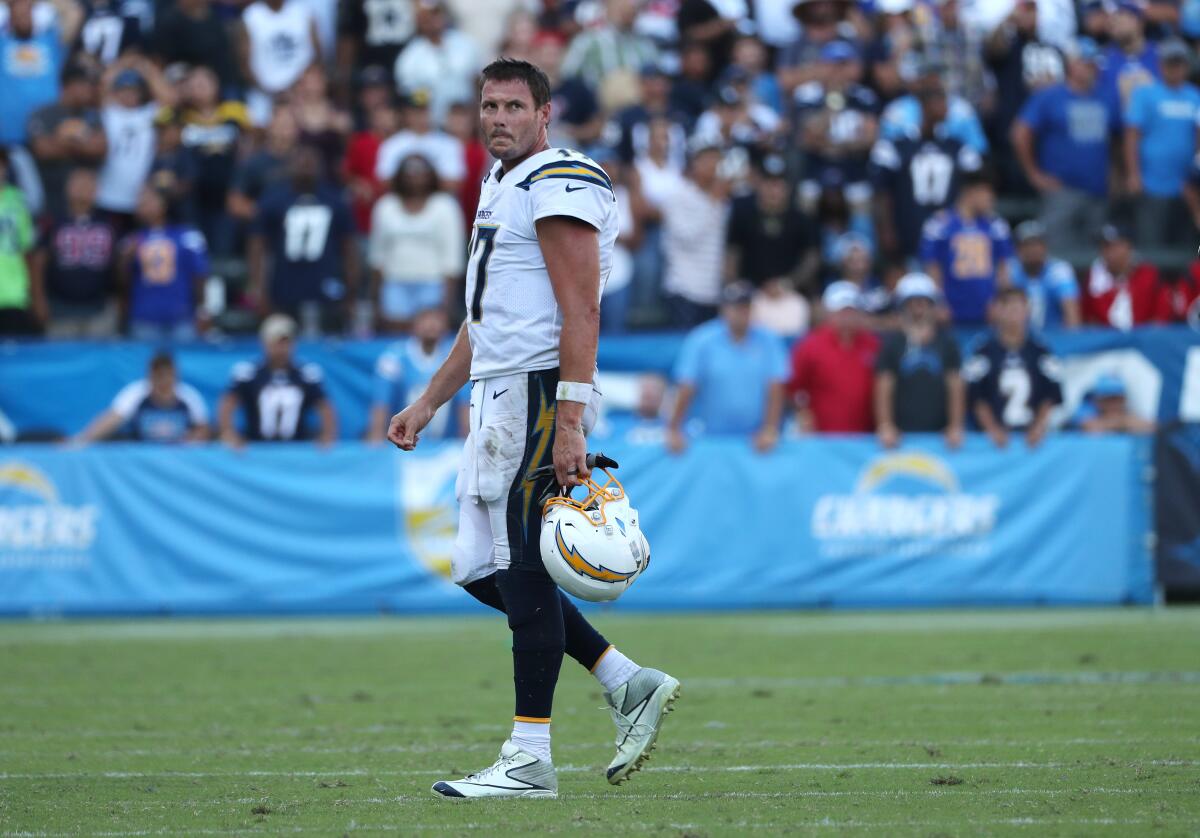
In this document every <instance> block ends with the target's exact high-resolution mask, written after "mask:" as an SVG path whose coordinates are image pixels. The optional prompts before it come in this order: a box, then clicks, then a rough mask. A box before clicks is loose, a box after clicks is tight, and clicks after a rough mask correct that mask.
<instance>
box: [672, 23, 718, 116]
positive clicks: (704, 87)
mask: <svg viewBox="0 0 1200 838" xmlns="http://www.w3.org/2000/svg"><path fill="white" fill-rule="evenodd" d="M712 66H713V60H712V56H711V55H709V52H708V50H707V49H705V48H704V45H703V44H701V43H698V42H696V41H687V40H685V41H684V42H683V44H682V45H680V47H679V74H678V75H677V76H676V77H675V78H674V79H672V81H671V98H670V101H671V110H672V111H673V112H675V113H679V114H683V115H684V116H686V117H687V122H688V126H689V127H691V126H692V125H694V124H695V122H696V120H697V119H699V118H700V114H702V113H704V109H705V108H707V107H708V101H709V99H710V98H711V94H710V93H709V81H708V80H709V76H710V75H712Z"/></svg>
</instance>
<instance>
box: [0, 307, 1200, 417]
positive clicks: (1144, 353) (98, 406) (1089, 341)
mask: <svg viewBox="0 0 1200 838" xmlns="http://www.w3.org/2000/svg"><path fill="white" fill-rule="evenodd" d="M959 337H960V342H962V343H964V344H969V342H970V339H971V337H972V336H971V335H970V334H968V333H962V334H960V335H959ZM1046 337H1047V339H1048V340H1049V342H1050V345H1051V346H1052V348H1053V349H1054V351H1055V352H1057V353H1059V354H1060V355H1061V356H1063V358H1064V360H1065V364H1064V370H1065V379H1066V380H1065V383H1064V395H1065V398H1066V401H1067V409H1066V411H1065V415H1066V416H1070V415H1071V414H1072V413H1073V412H1074V410H1075V408H1076V407H1078V404H1079V401H1080V400H1081V399H1082V397H1083V395H1084V393H1085V392H1086V390H1087V389H1088V387H1090V385H1091V384H1092V383H1093V382H1094V381H1095V380H1096V378H1097V377H1098V376H1099V375H1100V374H1102V373H1113V374H1116V375H1118V376H1120V377H1121V378H1122V379H1123V380H1124V382H1125V386H1126V388H1127V389H1128V390H1129V397H1130V404H1131V406H1132V407H1133V408H1134V409H1135V410H1137V411H1138V412H1140V413H1142V414H1143V415H1146V416H1148V417H1154V416H1157V417H1158V418H1159V419H1161V420H1163V421H1166V420H1169V419H1173V418H1175V417H1181V418H1183V419H1184V420H1186V421H1200V333H1197V332H1194V331H1191V330H1190V329H1188V328H1186V327H1182V326H1180V327H1172V328H1142V329H1138V330H1137V331H1134V332H1117V331H1114V330H1112V329H1095V330H1084V331H1077V332H1066V331H1062V332H1053V333H1050V334H1048V335H1047V336H1046ZM682 341H683V338H682V336H680V335H675V334H671V335H630V336H622V337H608V336H605V338H604V339H603V340H602V341H600V369H601V370H602V371H603V372H608V373H622V372H625V373H628V372H640V371H657V372H661V373H664V374H668V373H669V372H670V370H671V369H672V367H673V365H674V363H675V358H676V355H677V354H678V352H679V347H680V345H681V343H682ZM388 345H389V343H388V342H387V341H383V340H369V341H338V340H328V341H320V342H301V343H300V346H299V348H298V350H297V357H298V359H299V360H301V361H304V362H309V363H316V364H318V365H319V366H320V367H321V368H322V370H323V371H324V373H325V386H326V389H327V391H328V393H329V396H330V398H331V399H332V401H333V403H334V406H335V407H336V409H337V412H338V416H339V420H340V421H339V428H340V432H341V435H342V438H343V439H361V438H362V437H363V434H364V431H365V430H366V420H367V406H368V403H369V401H370V393H371V384H372V378H371V376H372V374H373V370H374V368H375V361H376V359H378V357H379V355H380V354H381V353H382V352H383V351H384V349H386V348H387V347H388ZM153 349H154V347H152V346H150V345H147V344H139V343H136V342H122V343H111V344H104V343H73V342H58V343H55V342H26V343H20V342H8V343H3V344H0V411H2V412H3V413H4V414H6V415H7V416H8V417H9V419H10V420H11V421H12V422H13V423H14V424H15V425H16V427H17V429H18V430H19V431H22V432H31V431H40V430H56V431H58V432H60V433H64V434H67V435H70V434H74V433H77V432H79V431H80V430H82V429H83V427H84V426H85V425H86V424H87V422H88V421H89V420H90V419H91V418H92V417H93V416H95V415H96V414H97V413H99V412H100V411H102V410H103V409H104V408H106V407H108V405H109V404H110V403H111V401H112V399H113V397H114V396H115V395H116V393H117V391H118V390H120V389H121V388H122V387H123V386H125V385H126V384H128V383H129V382H131V381H134V380H137V379H139V378H141V377H143V376H144V375H145V373H146V364H147V362H148V361H149V360H150V356H151V354H152V353H153ZM258 355H259V349H258V346H257V344H256V343H255V342H254V341H251V340H245V339H242V340H236V341H229V342H226V343H216V344H214V343H193V344H186V345H183V346H180V347H179V348H178V349H177V350H176V352H175V356H176V360H177V363H178V366H179V373H180V377H181V378H182V379H183V380H184V381H186V382H188V383H189V384H191V385H192V386H194V387H196V388H197V389H198V390H199V391H200V393H201V395H202V396H204V398H205V400H206V401H207V402H208V405H209V407H210V408H215V405H216V403H217V399H218V397H219V396H220V394H221V392H222V391H223V390H225V388H227V387H228V386H229V380H230V370H231V369H232V367H233V365H234V363H235V362H237V361H243V360H254V359H256V358H257V357H258Z"/></svg>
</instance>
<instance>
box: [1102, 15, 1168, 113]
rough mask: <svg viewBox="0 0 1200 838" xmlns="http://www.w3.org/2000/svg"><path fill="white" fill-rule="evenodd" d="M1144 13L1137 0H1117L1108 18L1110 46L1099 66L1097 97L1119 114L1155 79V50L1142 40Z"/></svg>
mask: <svg viewBox="0 0 1200 838" xmlns="http://www.w3.org/2000/svg"><path fill="white" fill-rule="evenodd" d="M1144 14H1145V12H1144V10H1143V7H1142V6H1141V4H1140V3H1139V2H1138V0H1117V2H1116V3H1115V8H1114V10H1113V11H1112V13H1111V14H1110V15H1109V24H1108V31H1109V35H1110V37H1111V38H1112V43H1111V44H1110V45H1109V46H1108V49H1106V50H1105V51H1104V60H1103V61H1102V62H1101V64H1100V94H1101V95H1102V96H1104V97H1105V99H1106V100H1107V101H1108V105H1109V107H1110V108H1113V109H1114V110H1115V111H1117V113H1123V112H1124V111H1125V109H1126V108H1127V107H1129V98H1130V97H1131V96H1132V95H1133V91H1134V90H1136V89H1137V88H1139V87H1141V86H1142V85H1146V84H1150V83H1151V82H1153V81H1156V80H1157V79H1158V78H1159V69H1158V50H1157V48H1156V47H1155V45H1154V44H1152V43H1150V42H1149V41H1147V40H1146V31H1145V30H1146V27H1145V22H1144V20H1143V16H1144Z"/></svg>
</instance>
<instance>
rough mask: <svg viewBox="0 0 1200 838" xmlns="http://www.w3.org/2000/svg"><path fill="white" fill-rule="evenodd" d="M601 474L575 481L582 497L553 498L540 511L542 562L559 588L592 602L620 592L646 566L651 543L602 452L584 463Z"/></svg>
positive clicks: (621, 592)
mask: <svg viewBox="0 0 1200 838" xmlns="http://www.w3.org/2000/svg"><path fill="white" fill-rule="evenodd" d="M593 462H594V464H595V465H594V468H595V469H596V470H598V471H602V472H604V475H605V476H606V478H607V480H606V481H605V482H604V483H603V484H599V483H597V482H596V481H595V479H594V478H595V474H596V471H593V472H592V475H593V476H592V477H591V478H585V479H584V480H583V481H582V483H581V484H580V485H581V486H582V487H583V488H584V489H586V490H587V493H588V494H587V496H586V497H585V498H583V499H582V500H575V499H574V498H572V497H571V496H570V494H569V493H568V494H566V495H560V496H554V497H551V498H549V499H547V500H546V501H545V505H544V506H543V509H542V536H541V553H542V563H543V564H545V566H546V571H547V572H548V573H549V574H550V576H551V578H553V579H554V581H555V582H557V583H558V584H559V587H561V588H562V589H563V590H564V591H566V592H567V593H569V594H571V595H572V596H576V597H579V598H580V599H585V600H589V601H591V602H608V601H611V600H614V599H616V598H617V597H619V596H620V595H621V594H623V593H624V592H625V591H626V589H628V588H629V586H630V585H632V584H633V582H634V580H635V579H637V578H638V577H639V576H640V575H641V574H642V571H644V570H645V569H646V567H647V566H648V565H649V564H650V543H649V542H648V541H646V536H645V535H643V534H642V530H641V527H640V526H639V525H638V512H637V510H636V509H634V508H633V507H632V506H631V505H630V503H629V497H628V496H627V495H626V494H625V487H623V486H622V485H621V483H620V481H618V480H617V478H615V477H614V476H613V475H612V472H610V471H609V469H610V468H616V467H617V463H616V462H615V461H614V460H611V459H609V458H608V457H605V456H604V455H603V454H596V455H593V456H589V457H588V465H589V466H591V465H593Z"/></svg>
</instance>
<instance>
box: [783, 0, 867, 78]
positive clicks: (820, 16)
mask: <svg viewBox="0 0 1200 838" xmlns="http://www.w3.org/2000/svg"><path fill="white" fill-rule="evenodd" d="M849 13H850V3H848V2H846V0H796V2H795V3H793V4H792V14H794V15H795V17H796V18H797V19H798V20H799V21H800V26H801V31H800V36H799V37H798V38H797V39H796V40H795V41H794V42H793V43H792V44H791V45H789V46H787V47H785V48H784V49H783V50H781V51H780V53H779V55H778V59H777V61H776V70H777V75H778V76H779V86H780V87H781V88H782V89H783V94H784V97H785V98H787V97H790V96H791V95H792V93H793V91H795V89H796V88H797V87H799V86H800V85H802V84H805V83H806V82H810V81H812V80H813V79H814V78H815V77H816V76H817V74H818V73H819V72H820V70H819V68H818V65H817V58H818V56H820V54H821V50H822V49H823V48H824V47H825V46H826V45H828V44H830V43H832V42H833V41H836V40H837V39H838V38H839V37H840V36H842V35H844V34H847V33H846V32H844V31H843V29H842V25H843V24H844V23H845V21H846V18H847V16H848V15H849Z"/></svg>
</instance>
